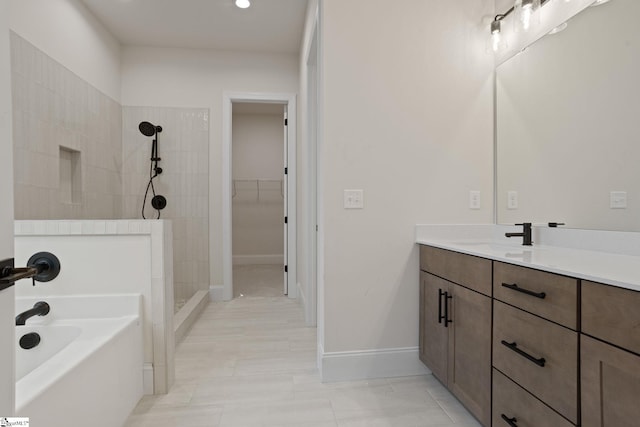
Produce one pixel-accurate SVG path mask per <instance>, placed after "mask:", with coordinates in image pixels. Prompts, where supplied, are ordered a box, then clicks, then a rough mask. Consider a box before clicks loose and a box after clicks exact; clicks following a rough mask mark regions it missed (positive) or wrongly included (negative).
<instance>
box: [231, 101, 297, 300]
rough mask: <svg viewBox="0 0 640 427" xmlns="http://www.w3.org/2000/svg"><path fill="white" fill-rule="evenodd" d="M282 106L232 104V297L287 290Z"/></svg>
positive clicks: (284, 116) (284, 136)
mask: <svg viewBox="0 0 640 427" xmlns="http://www.w3.org/2000/svg"><path fill="white" fill-rule="evenodd" d="M285 109H286V106H285V105H284V104H273V103H249V102H234V103H232V127H231V135H232V137H231V159H232V160H231V164H232V168H231V170H232V172H231V174H232V179H233V181H232V195H231V198H232V206H231V208H232V219H231V222H232V251H233V285H234V286H233V297H234V298H239V297H245V296H247V297H252V296H262V297H277V296H282V295H287V294H288V286H287V281H286V279H287V277H286V274H283V270H284V266H285V265H286V262H285V256H286V248H287V242H286V240H287V239H286V236H287V226H288V224H287V223H286V222H285V221H284V220H283V218H286V206H285V203H286V196H287V194H286V193H287V192H286V174H285V173H284V171H285V168H286V166H285V165H286V160H287V158H286V157H287V156H286V125H285V121H286V115H285V113H286V111H285Z"/></svg>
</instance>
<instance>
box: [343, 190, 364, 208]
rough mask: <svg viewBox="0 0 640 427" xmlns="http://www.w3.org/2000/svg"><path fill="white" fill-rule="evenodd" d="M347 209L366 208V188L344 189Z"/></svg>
mask: <svg viewBox="0 0 640 427" xmlns="http://www.w3.org/2000/svg"><path fill="white" fill-rule="evenodd" d="M344 208H345V209H364V190H344Z"/></svg>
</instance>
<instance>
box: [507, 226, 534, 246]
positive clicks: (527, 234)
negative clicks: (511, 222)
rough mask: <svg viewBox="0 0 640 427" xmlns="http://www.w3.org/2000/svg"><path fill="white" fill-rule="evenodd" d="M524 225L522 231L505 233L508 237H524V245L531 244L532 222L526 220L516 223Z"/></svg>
mask: <svg viewBox="0 0 640 427" xmlns="http://www.w3.org/2000/svg"><path fill="white" fill-rule="evenodd" d="M516 225H521V226H522V233H504V235H505V236H506V237H522V244H523V246H531V244H532V243H533V242H532V241H531V223H530V222H525V223H522V224H516Z"/></svg>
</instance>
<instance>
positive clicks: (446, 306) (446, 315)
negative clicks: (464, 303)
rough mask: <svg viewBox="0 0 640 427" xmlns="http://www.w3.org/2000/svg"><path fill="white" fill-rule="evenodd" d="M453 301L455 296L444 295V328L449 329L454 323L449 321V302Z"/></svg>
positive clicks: (447, 293)
mask: <svg viewBox="0 0 640 427" xmlns="http://www.w3.org/2000/svg"><path fill="white" fill-rule="evenodd" d="M450 299H453V295H449V292H445V293H444V327H445V328H448V327H449V323H453V321H452V320H449V300H450Z"/></svg>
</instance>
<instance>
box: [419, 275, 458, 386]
mask: <svg viewBox="0 0 640 427" xmlns="http://www.w3.org/2000/svg"><path fill="white" fill-rule="evenodd" d="M450 286H451V284H450V283H449V282H447V281H445V280H442V279H440V278H439V277H436V276H434V275H432V274H429V273H424V272H421V273H420V296H421V300H420V305H421V306H422V308H421V310H420V311H421V312H422V313H423V316H422V317H423V318H422V319H421V323H420V335H421V340H420V344H421V346H422V348H421V349H420V359H421V360H422V362H424V364H425V365H427V367H428V368H429V369H431V372H433V375H435V377H436V378H438V379H439V380H440V381H441V382H442V383H443V384H445V385H447V340H448V337H447V331H448V328H446V327H445V323H444V320H441V319H440V315H441V314H444V305H443V304H444V295H442V296H441V293H442V292H449V289H450ZM449 326H450V325H449Z"/></svg>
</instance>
